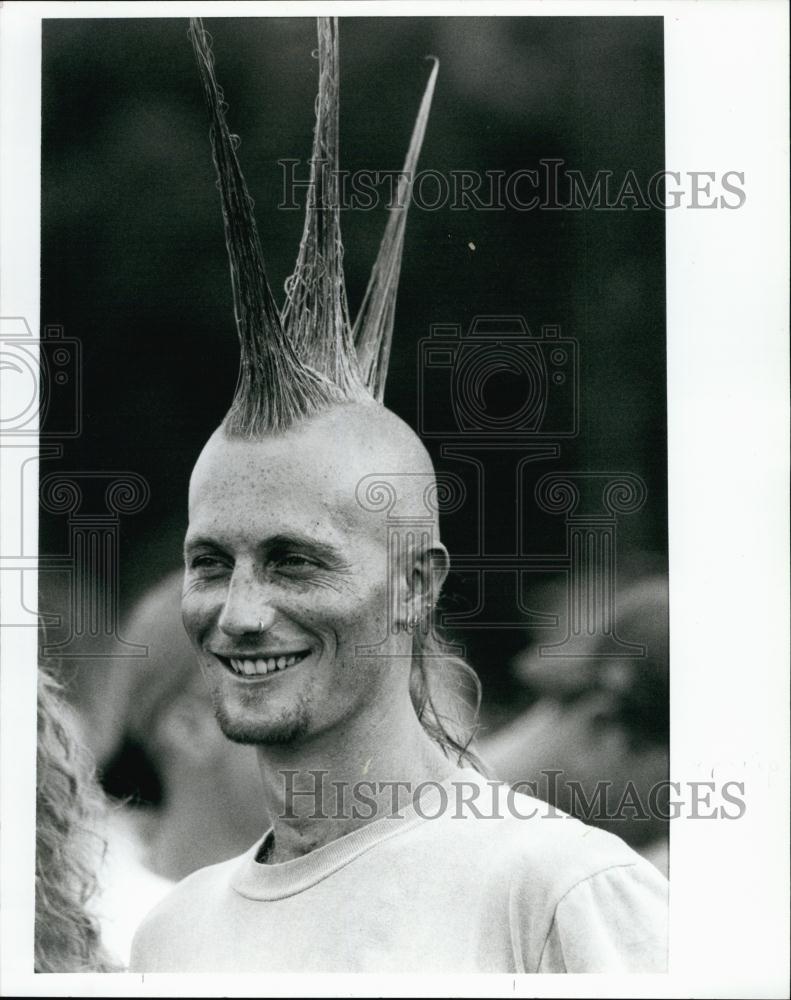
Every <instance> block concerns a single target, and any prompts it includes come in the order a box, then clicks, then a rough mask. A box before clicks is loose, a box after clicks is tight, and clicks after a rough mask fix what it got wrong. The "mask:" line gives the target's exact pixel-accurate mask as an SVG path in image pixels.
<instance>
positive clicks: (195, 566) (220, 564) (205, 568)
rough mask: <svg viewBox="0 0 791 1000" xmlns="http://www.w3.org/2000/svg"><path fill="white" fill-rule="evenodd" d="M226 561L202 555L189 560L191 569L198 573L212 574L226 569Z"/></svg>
mask: <svg viewBox="0 0 791 1000" xmlns="http://www.w3.org/2000/svg"><path fill="white" fill-rule="evenodd" d="M226 564H227V562H226V560H224V559H222V558H220V556H217V555H209V554H208V553H201V554H200V555H196V556H193V557H192V559H190V560H189V568H190V569H191V570H194V571H196V572H204V573H211V572H216V571H218V570H222V569H224V568H225V566H226Z"/></svg>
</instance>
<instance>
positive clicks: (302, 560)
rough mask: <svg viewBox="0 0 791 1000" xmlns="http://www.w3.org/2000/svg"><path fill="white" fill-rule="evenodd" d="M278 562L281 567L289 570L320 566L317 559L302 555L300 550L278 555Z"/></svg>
mask: <svg viewBox="0 0 791 1000" xmlns="http://www.w3.org/2000/svg"><path fill="white" fill-rule="evenodd" d="M276 562H277V565H278V567H279V568H281V569H287V570H288V569H291V570H308V569H315V568H316V567H317V566H318V563H317V562H316V560H315V559H311V558H310V557H309V556H305V555H302V553H300V552H287V553H285V554H284V555H282V556H280V557H278V559H277V560H276Z"/></svg>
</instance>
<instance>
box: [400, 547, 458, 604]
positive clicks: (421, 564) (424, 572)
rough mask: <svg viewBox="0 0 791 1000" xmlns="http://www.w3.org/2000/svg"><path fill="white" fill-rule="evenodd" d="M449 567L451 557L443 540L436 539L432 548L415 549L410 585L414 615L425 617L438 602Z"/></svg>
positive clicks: (409, 600) (410, 599) (410, 600)
mask: <svg viewBox="0 0 791 1000" xmlns="http://www.w3.org/2000/svg"><path fill="white" fill-rule="evenodd" d="M449 569H450V557H449V556H448V550H447V549H446V548H445V546H444V545H443V544H442V542H440V541H435V542H433V543H432V545H431V547H430V548H425V549H416V550H415V552H414V554H413V559H412V564H411V566H410V579H409V587H408V589H409V597H408V604H409V610H410V613H411V614H412V615H413V616H415V617H417V618H420V619H421V620H422V619H424V618H425V616H426V615H427V613H428V611H429V608H431V607H433V606H434V605H435V604H436V603H437V601H438V600H439V595H440V593H441V591H442V587H443V584H444V583H445V579H446V577H447V575H448V570H449Z"/></svg>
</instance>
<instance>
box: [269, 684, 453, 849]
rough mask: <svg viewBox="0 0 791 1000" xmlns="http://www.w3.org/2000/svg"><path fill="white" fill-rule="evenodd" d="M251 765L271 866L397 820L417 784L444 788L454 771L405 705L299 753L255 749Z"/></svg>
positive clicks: (355, 724)
mask: <svg viewBox="0 0 791 1000" xmlns="http://www.w3.org/2000/svg"><path fill="white" fill-rule="evenodd" d="M407 697H408V696H407ZM258 758H259V764H260V767H261V776H262V779H263V797H264V806H265V809H266V812H267V814H268V815H269V816H270V817H271V818H272V832H273V836H272V837H271V838H270V841H269V845H268V846H269V850H268V853H267V856H266V860H267V861H268V862H269V863H271V864H279V863H281V862H283V861H289V860H291V859H293V858H297V857H301V856H302V855H303V854H307V853H308V852H310V851H313V850H316V848H318V847H321V846H323V845H324V844H328V843H330V842H331V841H333V840H336V839H337V838H338V837H342V836H344V835H345V834H347V833H351V832H352V831H353V830H355V829H357V828H359V827H360V826H364V825H365V824H366V823H370V822H372V821H373V820H376V819H381V818H383V817H385V816H390V815H393V814H395V813H398V812H399V811H400V810H402V809H403V808H404V806H405V805H407V804H408V803H409V802H411V801H412V795H413V793H414V790H415V788H416V787H417V786H418V785H420V784H421V782H424V781H444V780H445V779H447V778H448V777H449V776H450V775H451V774H452V773H453V772H454V771H455V770H456V769H457V765H456V764H455V762H454V761H452V760H449V759H448V758H447V757H446V756H445V754H444V753H443V751H442V750H441V748H440V747H439V746H438V745H437V744H436V743H435V742H434V741H433V740H432V739H431V738H430V737H429V736H428V735H427V733H426V732H425V730H424V729H423V727H422V726H421V724H420V722H419V720H418V718H417V716H416V715H415V712H414V709H413V708H412V704H411V701H410V702H408V704H407V706H406V710H405V711H401V712H398V711H396V710H395V706H393V705H390V706H387V710H386V712H385V713H382V714H381V715H380V717H379V718H368V719H356V720H351V721H349V722H346V723H345V724H344V726H343V730H342V731H340V732H338V731H335V730H333V731H331V732H328V733H324V734H322V735H321V736H319V737H317V738H314V739H312V740H310V741H308V742H306V743H304V744H300V745H299V746H294V745H283V746H260V747H259V748H258ZM396 783H398V784H396Z"/></svg>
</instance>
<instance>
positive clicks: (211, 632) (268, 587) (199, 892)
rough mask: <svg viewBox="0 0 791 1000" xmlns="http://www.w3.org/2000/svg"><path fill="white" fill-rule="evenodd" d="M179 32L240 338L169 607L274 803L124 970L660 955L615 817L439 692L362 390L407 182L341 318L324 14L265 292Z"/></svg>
mask: <svg viewBox="0 0 791 1000" xmlns="http://www.w3.org/2000/svg"><path fill="white" fill-rule="evenodd" d="M193 43H194V45H195V49H196V53H197V56H198V61H199V66H200V68H201V74H202V78H203V84H204V90H205V93H206V97H207V100H208V103H209V108H210V112H211V114H212V119H213V141H214V158H215V163H216V166H217V170H218V176H219V181H220V192H221V198H222V203H223V211H224V219H225V229H226V241H227V244H228V249H229V254H230V260H231V273H232V280H233V287H234V297H235V307H236V317H237V326H238V330H239V335H240V341H241V346H242V361H241V367H240V378H239V382H238V385H237V390H236V395H235V398H234V401H233V403H232V405H231V408H230V410H229V413H228V415H227V416H226V418H225V421H224V422H223V425H222V426H221V427H220V428H219V429H218V430H217V431H216V432H215V433H214V434H213V435H212V437H211V439H210V440H209V442H208V443H207V445H206V446H205V448H204V450H203V452H202V454H201V456H200V458H199V459H198V462H197V464H196V466H195V469H194V471H193V475H192V479H191V482H190V491H189V529H188V532H187V537H186V540H185V567H186V568H185V581H184V591H183V599H182V613H183V618H184V623H185V626H186V629H187V632H188V634H189V636H190V638H191V640H192V643H193V646H194V647H195V650H196V652H197V655H198V657H199V660H200V663H201V667H202V669H203V671H204V673H205V676H206V678H207V681H208V683H209V685H210V688H211V691H212V697H213V700H214V704H215V712H216V715H217V719H218V721H219V724H220V726H221V728H222V730H223V732H224V733H225V734H226V735H227V736H228V737H229V738H230V739H232V740H235V741H237V742H242V743H252V744H254V745H255V746H256V748H257V754H258V760H259V765H260V769H261V779H262V800H263V804H264V807H265V810H266V812H267V814H268V815H269V816H270V817H272V820H271V827H270V829H269V830H268V831H267V832H266V833H265V834H264V835H263V836H262V838H261V839H260V840H259V841H258V842H257V843H256V844H254V845H253V846H252V847H251V848H250V850H249V851H247V852H246V853H245V854H244V855H242V856H241V857H239V858H236V859H234V860H232V861H229V862H225V863H223V864H219V865H215V866H212V867H209V868H205V869H203V870H201V871H199V872H196V873H195V874H193V875H192V876H190V877H189V878H187V879H186V880H184V881H183V882H182V883H180V885H179V886H178V887H177V888H176V889H175V890H174V891H173V893H172V894H171V895H170V896H168V897H167V898H166V899H165V900H164V902H163V903H161V904H160V905H159V906H158V907H157V909H156V910H155V911H154V912H153V913H152V914H151V915H150V916H149V917H148V918H147V919H146V921H144V923H143V925H142V926H141V928H140V930H139V931H138V934H137V936H136V939H135V945H134V948H133V956H132V969H133V971H142V972H157V971H180V972H196V971H205V972H250V971H261V972H278V971H325V972H329V971H345V972H366V971H367V972H371V971H377V972H381V971H392V972H403V971H416V970H419V971H421V972H466V971H489V972H525V971H526V972H537V971H538V972H563V971H572V972H592V971H640V972H647V971H662V970H663V969H664V965H665V927H664V921H665V903H666V898H665V897H666V883H665V881H664V880H663V879H662V878H661V876H659V874H658V873H656V872H655V870H654V869H653V868H652V867H651V866H650V865H648V864H647V863H646V862H644V861H643V860H642V859H640V858H639V857H638V856H637V855H636V854H634V853H633V852H632V851H631V850H630V849H629V848H627V847H626V845H625V844H623V843H622V842H621V841H620V840H619V839H618V838H616V837H613V836H611V835H608V834H605V833H602V832H599V831H594V830H592V829H590V828H587V827H585V826H584V825H582V824H581V823H578V822H577V821H575V820H572V819H570V818H567V817H565V816H564V815H563V814H560V813H558V812H556V811H553V810H551V809H549V808H548V807H546V806H542V804H541V803H538V802H537V801H535V800H533V799H531V798H530V797H528V796H523V795H515V794H514V793H513V792H511V791H509V790H508V789H507V788H506V787H505V786H503V785H499V784H497V783H495V784H489V783H487V781H486V780H485V778H483V776H482V775H481V774H480V773H479V772H478V771H476V770H474V769H473V768H471V767H470V766H469V764H470V762H471V760H472V758H471V757H470V756H469V754H468V752H467V745H468V739H467V738H465V736H464V734H463V731H462V727H461V726H460V725H459V720H454V719H453V718H452V714H453V713H452V711H451V709H449V708H448V705H447V704H446V697H445V696H446V695H449V693H450V690H451V683H449V682H452V683H457V682H458V681H459V679H460V677H462V676H463V671H464V667H463V666H462V665H460V663H459V661H455V660H453V659H452V658H450V657H448V656H446V655H444V653H443V652H442V650H441V647H440V646H439V644H438V642H437V640H436V637H435V633H434V630H433V624H432V617H433V609H434V607H435V605H436V602H437V600H438V598H439V595H440V592H441V588H442V585H443V582H444V579H445V576H446V574H447V570H448V555H447V552H446V550H445V548H444V547H443V545H442V543H441V542H440V539H439V530H438V525H437V523H436V512H435V513H434V520H433V521H432V523H430V524H429V525H428V526H426V523H425V517H426V497H427V495H430V494H431V490H432V488H433V489H434V491H436V487H435V484H434V483H433V470H432V467H431V462H430V459H429V457H428V455H427V453H426V451H425V449H424V448H423V446H422V444H421V443H420V441H419V440H418V439H417V437H416V436H415V435H414V434H413V432H412V431H411V430H410V429H409V428H408V427H407V426H406V425H405V424H404V423H403V422H402V421H401V420H400V419H399V418H397V417H396V416H395V415H394V414H392V413H390V412H389V411H388V410H386V409H385V408H384V407H383V406H382V405H381V402H380V400H381V398H382V393H383V388H384V378H385V375H386V371H387V359H388V353H389V345H390V337H391V334H392V328H393V318H394V302H395V287H396V283H397V278H398V270H399V265H400V259H401V250H402V245H403V233H404V224H405V217H406V204H407V202H406V194H407V189H406V188H403V189H402V191H400V192H399V199H398V204H397V206H396V208H395V209H394V210H393V212H392V214H391V217H390V220H389V221H388V225H387V230H386V233H385V238H384V240H383V243H382V248H381V249H380V253H379V257H378V259H377V262H376V265H375V267H374V271H373V274H372V278H371V283H370V284H369V288H368V291H367V293H366V296H365V299H364V302H363V306H362V308H361V313H360V316H358V318H357V321H356V322H355V324H354V326H353V327H352V325H351V323H350V322H349V319H348V309H347V306H346V296H345V291H344V288H343V277H342V269H341V264H340V260H341V247H340V236H339V230H338V214H337V199H336V200H334V201H333V195H335V194H337V192H335V191H333V188H332V186H333V184H334V183H335V182H334V180H333V176H334V172H333V171H332V170H331V169H326V167H327V164H329V166H330V167H331V166H332V165H333V164H334V162H335V156H336V146H337V53H336V27H335V25H334V23H333V22H332V21H328V20H327V19H321V21H320V25H319V76H320V83H319V100H318V102H317V124H316V132H315V137H314V159H313V170H314V175H313V179H314V185H313V187H312V189H311V196H310V199H309V203H308V213H307V218H306V224H305V231H304V235H303V241H302V246H301V247H300V254H299V258H298V262H297V270H296V272H295V275H294V276H293V277H292V279H291V280H290V282H289V285H288V300H287V303H286V306H285V308H284V309H283V311H282V312H278V310H277V308H276V306H275V304H274V300H273V299H272V296H271V292H270V291H269V287H268V284H267V282H266V277H265V272H264V269H263V260H262V256H261V252H260V243H259V240H258V233H257V230H256V227H255V222H254V220H253V217H252V211H251V208H250V201H249V197H248V195H247V191H246V188H245V186H244V181H243V179H242V177H241V172H240V170H239V165H238V161H237V159H236V152H235V143H234V142H233V141H232V139H231V136H230V132H229V130H228V127H227V124H226V122H225V116H224V109H223V104H222V97H221V92H220V90H219V87H218V85H217V83H216V80H215V78H214V67H213V59H212V56H211V51H210V49H209V45H208V40H207V37H206V35H205V34H204V32H203V30H202V26H201V25H200V23H195V24H194V25H193ZM435 79H436V66H435V67H434V69H433V71H432V74H431V78H430V82H429V87H428V90H427V94H426V97H425V98H424V101H423V104H422V106H421V110H420V114H419V117H418V123H417V125H416V128H415V132H414V133H413V138H412V143H411V146H410V150H409V153H408V156H407V163H406V166H405V171H404V173H405V174H406V175H407V176H409V174H410V173H411V172H412V171H413V170H414V166H415V163H416V160H417V153H418V150H419V147H420V143H421V140H422V133H423V130H424V128H425V121H426V118H427V114H428V105H429V102H430V99H431V92H432V90H433V86H434V81H435ZM372 476H375V479H376V481H377V482H376V483H375V484H374V486H370V484H371V477H372ZM365 484H368V485H369V486H370V489H368V490H366V488H365ZM427 491H428V492H427ZM383 497H385V498H388V499H389V503H385V502H377V501H381V500H382V499H383ZM393 504H397V505H398V509H399V511H400V512H401V515H402V518H401V520H400V521H399V524H400V525H403V527H402V528H399V529H398V530H397V531H394V530H393V524H392V522H391V521H390V520H388V517H387V514H388V510H390V508H391V506H392V505H393ZM410 521H411V526H410ZM418 523H420V530H416V529H415V527H414V525H415V524H418ZM542 816H545V817H546V818H542ZM528 817H529V818H528Z"/></svg>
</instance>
